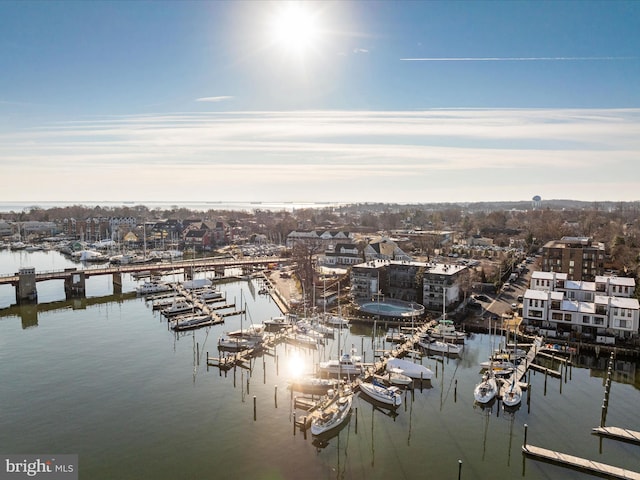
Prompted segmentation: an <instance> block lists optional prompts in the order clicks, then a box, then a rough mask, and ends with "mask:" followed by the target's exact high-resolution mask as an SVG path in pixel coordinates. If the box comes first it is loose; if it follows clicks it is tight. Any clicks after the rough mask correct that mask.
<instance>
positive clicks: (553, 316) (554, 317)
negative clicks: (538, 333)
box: [551, 312, 562, 320]
mask: <svg viewBox="0 0 640 480" xmlns="http://www.w3.org/2000/svg"><path fill="white" fill-rule="evenodd" d="M551 320H562V313H560V312H553V313H552V314H551Z"/></svg>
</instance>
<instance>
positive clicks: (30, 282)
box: [16, 267, 38, 304]
mask: <svg viewBox="0 0 640 480" xmlns="http://www.w3.org/2000/svg"><path fill="white" fill-rule="evenodd" d="M37 301H38V290H36V269H35V268H33V267H25V268H21V269H20V270H19V271H18V285H17V286H16V302H18V304H21V303H29V302H37Z"/></svg>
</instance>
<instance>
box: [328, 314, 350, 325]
mask: <svg viewBox="0 0 640 480" xmlns="http://www.w3.org/2000/svg"><path fill="white" fill-rule="evenodd" d="M324 323H325V324H326V325H331V326H332V327H335V328H349V321H348V320H347V319H346V318H344V317H342V316H339V315H327V316H326V317H325V318H324Z"/></svg>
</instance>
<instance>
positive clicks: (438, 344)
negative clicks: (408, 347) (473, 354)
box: [418, 337, 462, 355]
mask: <svg viewBox="0 0 640 480" xmlns="http://www.w3.org/2000/svg"><path fill="white" fill-rule="evenodd" d="M418 345H420V346H421V347H422V348H424V349H425V350H429V351H430V352H438V353H445V354H447V355H460V353H461V352H462V345H460V344H454V343H448V342H442V341H440V340H436V339H434V338H428V337H424V338H422V339H421V340H419V341H418Z"/></svg>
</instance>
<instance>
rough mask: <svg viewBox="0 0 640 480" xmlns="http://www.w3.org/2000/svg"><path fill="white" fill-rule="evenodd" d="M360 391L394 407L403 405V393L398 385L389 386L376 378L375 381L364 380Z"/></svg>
mask: <svg viewBox="0 0 640 480" xmlns="http://www.w3.org/2000/svg"><path fill="white" fill-rule="evenodd" d="M360 391H361V392H362V393H364V394H366V395H367V396H369V397H370V398H372V399H373V400H376V401H378V402H380V403H384V404H385V405H390V406H392V407H398V406H400V405H402V393H401V391H400V389H399V388H398V387H387V386H385V385H383V384H381V383H379V382H377V381H376V380H375V379H374V380H373V382H362V383H361V384H360Z"/></svg>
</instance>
